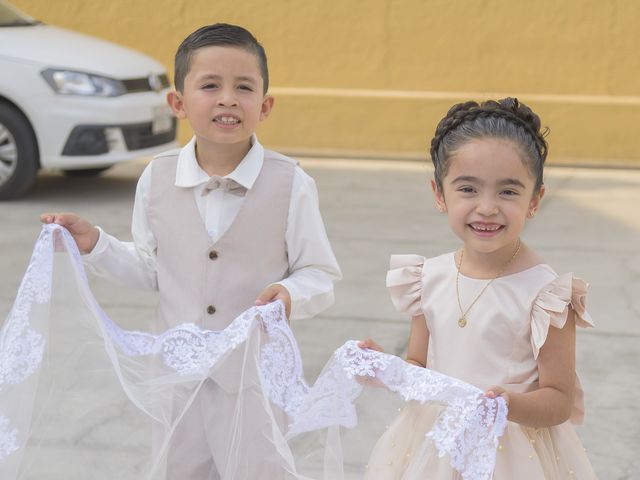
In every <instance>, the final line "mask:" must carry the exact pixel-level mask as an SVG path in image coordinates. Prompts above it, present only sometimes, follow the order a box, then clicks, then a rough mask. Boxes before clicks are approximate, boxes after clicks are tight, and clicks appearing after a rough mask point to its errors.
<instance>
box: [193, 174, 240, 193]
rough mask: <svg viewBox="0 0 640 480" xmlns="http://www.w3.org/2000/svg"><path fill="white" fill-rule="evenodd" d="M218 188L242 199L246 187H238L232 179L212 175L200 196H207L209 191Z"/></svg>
mask: <svg viewBox="0 0 640 480" xmlns="http://www.w3.org/2000/svg"><path fill="white" fill-rule="evenodd" d="M218 188H221V189H222V190H224V191H225V192H229V193H231V194H232V195H237V196H239V197H244V196H245V195H246V193H247V189H246V187H243V186H242V185H240V184H239V183H238V182H236V181H235V180H234V179H233V178H224V177H221V176H219V175H213V176H212V177H211V178H209V181H208V182H207V183H206V184H205V186H204V190H202V196H203V197H204V196H205V195H208V194H209V192H210V191H211V190H217V189H218Z"/></svg>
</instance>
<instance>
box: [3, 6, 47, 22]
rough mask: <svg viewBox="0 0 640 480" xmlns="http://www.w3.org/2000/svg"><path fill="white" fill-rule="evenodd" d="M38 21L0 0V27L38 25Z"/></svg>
mask: <svg viewBox="0 0 640 480" xmlns="http://www.w3.org/2000/svg"><path fill="white" fill-rule="evenodd" d="M38 23H40V22H38V21H36V20H34V19H33V18H31V17H29V16H28V15H25V14H24V13H22V12H20V11H19V10H16V9H15V8H14V7H12V6H11V5H9V4H8V3H5V2H3V1H0V27H23V26H29V25H37V24H38Z"/></svg>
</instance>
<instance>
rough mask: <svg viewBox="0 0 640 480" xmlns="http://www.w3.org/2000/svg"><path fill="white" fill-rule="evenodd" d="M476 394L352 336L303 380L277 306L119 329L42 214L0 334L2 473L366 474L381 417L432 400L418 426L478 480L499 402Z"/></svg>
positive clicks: (25, 479)
mask: <svg viewBox="0 0 640 480" xmlns="http://www.w3.org/2000/svg"><path fill="white" fill-rule="evenodd" d="M229 365H233V369H231V368H228V366H229ZM238 365H240V369H239V371H240V372H241V373H240V375H238V376H237V378H235V379H234V380H233V381H234V382H235V384H234V385H233V387H234V388H232V389H228V388H227V389H222V388H220V387H219V386H218V385H219V383H218V381H217V380H216V379H219V378H221V377H223V376H224V379H225V382H228V381H229V376H228V375H226V376H225V373H226V372H228V371H230V370H233V371H238ZM230 392H232V393H230ZM481 393H482V392H481V391H480V390H479V389H477V388H476V387H473V386H471V385H468V384H466V383H464V382H462V381H459V380H456V379H454V378H451V377H447V376H445V375H441V374H438V373H437V372H433V371H430V370H428V369H422V368H418V367H415V366H412V365H408V364H407V363H406V362H404V361H402V360H401V359H399V358H397V357H395V356H392V355H388V354H383V353H379V352H374V351H370V350H362V349H360V348H358V347H357V344H356V342H355V341H350V342H347V343H346V344H345V345H343V346H342V347H340V348H339V349H337V350H336V352H335V353H334V354H333V356H332V358H331V359H330V360H329V362H328V363H327V365H326V366H325V368H324V369H323V371H322V373H321V375H320V376H319V378H318V379H317V380H316V381H315V382H314V384H313V385H309V384H307V382H306V381H305V379H304V376H303V373H302V363H301V360H300V354H299V351H298V347H297V345H296V343H295V340H294V338H293V335H292V333H291V330H290V329H289V327H288V324H287V322H286V319H285V317H284V309H283V305H282V304H281V303H279V302H278V303H273V304H270V305H266V306H264V307H254V308H252V309H249V310H247V311H246V312H244V313H243V314H242V315H240V316H239V317H238V318H236V319H235V320H234V321H233V322H232V323H231V324H230V325H229V327H227V328H226V329H224V330H222V331H210V330H205V329H201V328H200V327H198V326H196V325H194V324H182V325H179V326H177V327H174V328H171V329H170V330H167V331H165V332H162V333H160V334H151V333H148V332H140V331H128V330H124V329H122V328H121V327H120V326H118V325H117V324H116V323H114V322H113V321H112V320H111V319H109V318H108V317H107V315H106V314H105V313H104V312H103V311H102V309H101V308H100V306H99V305H98V303H97V302H96V300H95V298H94V297H93V295H92V293H91V291H90V289H89V287H88V283H87V279H86V278H85V275H84V271H83V269H82V263H81V260H80V256H79V253H78V251H77V248H76V247H75V243H74V242H73V240H72V239H71V237H70V236H69V234H68V232H67V231H66V230H64V229H62V228H60V227H58V226H54V225H48V226H45V227H43V230H42V233H41V235H40V238H39V239H38V242H37V243H36V247H35V249H34V254H33V257H32V259H31V262H30V265H29V267H28V269H27V272H26V274H25V276H24V279H23V282H22V284H21V286H20V290H19V291H18V295H17V297H16V301H15V303H14V306H13V308H12V310H11V312H10V314H9V316H8V318H7V319H6V321H5V323H4V324H3V326H2V330H0V478H2V479H3V480H17V479H21V480H30V479H42V478H47V479H53V480H57V479H60V480H62V479H64V480H72V479H86V478H93V479H114V478H117V479H123V480H128V479H153V480H169V479H171V480H176V479H181V480H183V479H184V480H189V479H194V480H195V479H198V480H214V479H224V480H242V479H247V480H248V479H258V478H260V479H299V480H307V479H313V480H320V479H322V480H329V479H331V480H341V479H351V478H362V476H363V475H364V474H365V471H366V470H367V469H366V468H365V464H366V461H367V458H368V457H369V455H370V452H371V449H372V448H373V445H374V444H375V443H376V441H377V439H379V438H380V437H381V436H382V435H383V432H384V431H385V428H384V427H385V425H388V424H389V423H390V422H391V421H392V420H393V418H395V416H396V415H397V409H398V408H403V407H405V406H406V405H407V404H410V405H414V404H417V405H420V406H422V407H425V406H433V407H434V408H437V409H438V414H437V415H435V416H434V417H433V418H434V421H433V422H432V425H431V426H430V428H428V429H427V430H425V431H423V432H422V433H421V435H422V437H424V438H425V439H428V442H429V444H430V445H433V446H434V447H433V448H435V451H437V455H438V456H439V458H446V459H447V462H448V464H449V465H450V467H451V468H453V469H454V470H455V471H457V472H459V474H460V475H461V477H462V478H465V479H480V480H482V479H489V478H491V474H492V471H493V468H494V464H495V459H496V451H497V445H498V442H499V438H500V435H501V434H502V432H503V430H504V428H505V425H506V415H507V411H506V406H505V404H504V401H502V399H498V400H492V399H487V398H484V397H483V396H482V395H481ZM368 471H370V469H369V470H368ZM387 478H393V477H387ZM398 478H399V477H398Z"/></svg>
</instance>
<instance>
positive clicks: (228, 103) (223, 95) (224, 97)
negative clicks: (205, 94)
mask: <svg viewBox="0 0 640 480" xmlns="http://www.w3.org/2000/svg"><path fill="white" fill-rule="evenodd" d="M218 105H219V106H221V107H235V106H237V105H238V101H237V100H236V96H235V95H234V94H233V92H230V91H227V90H225V91H222V92H220V96H219V97H218Z"/></svg>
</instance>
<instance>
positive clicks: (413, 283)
mask: <svg viewBox="0 0 640 480" xmlns="http://www.w3.org/2000/svg"><path fill="white" fill-rule="evenodd" d="M424 262H425V258H424V257H421V256H420V255H392V256H391V261H390V265H389V268H390V270H389V272H387V288H388V289H389V293H390V294H391V301H392V302H393V305H394V306H395V307H396V310H398V312H400V313H407V314H409V315H411V316H412V317H413V316H416V315H420V314H421V313H422V310H421V308H420V299H421V297H422V268H423V267H424Z"/></svg>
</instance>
